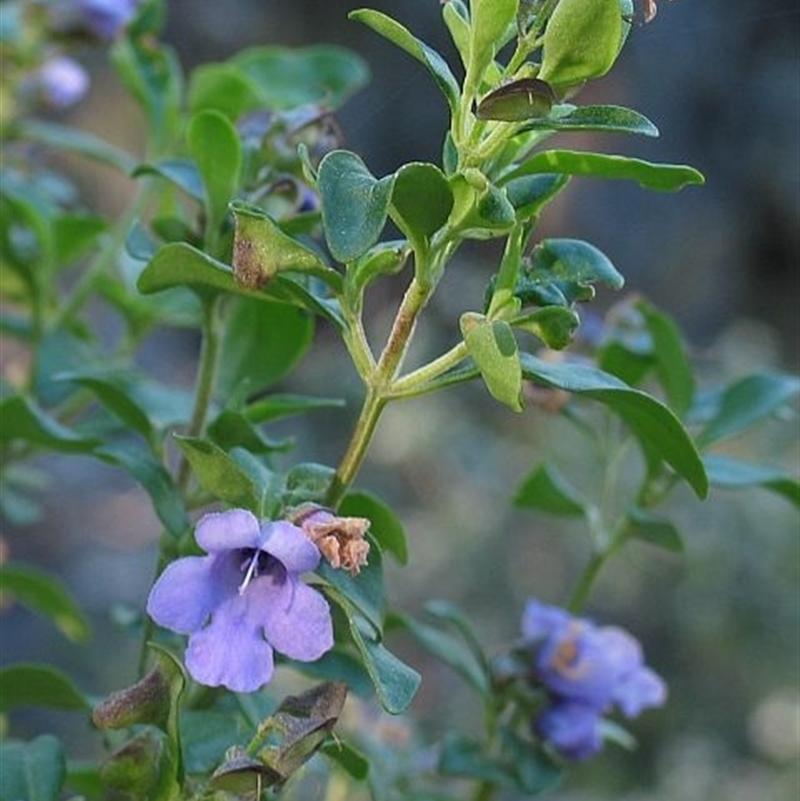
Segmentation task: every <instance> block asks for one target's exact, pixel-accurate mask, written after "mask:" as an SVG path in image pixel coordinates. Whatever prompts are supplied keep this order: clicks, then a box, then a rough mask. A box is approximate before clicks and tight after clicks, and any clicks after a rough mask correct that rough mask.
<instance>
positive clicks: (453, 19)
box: [442, 0, 471, 68]
mask: <svg viewBox="0 0 800 801" xmlns="http://www.w3.org/2000/svg"><path fill="white" fill-rule="evenodd" d="M442 18H443V19H444V23H445V25H446V26H447V30H448V31H450V37H451V38H452V40H453V44H454V45H455V46H456V50H458V54H459V55H460V56H461V63H462V64H463V65H464V67H465V68H466V66H467V64H468V63H469V49H470V36H471V33H470V23H469V11H468V10H467V7H466V5H465V4H464V3H463V2H462V0H450V2H448V3H443V4H442Z"/></svg>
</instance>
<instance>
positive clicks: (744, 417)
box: [697, 373, 800, 447]
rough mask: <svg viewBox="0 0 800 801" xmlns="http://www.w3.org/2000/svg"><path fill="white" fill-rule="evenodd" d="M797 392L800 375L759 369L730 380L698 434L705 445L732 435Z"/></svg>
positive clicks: (768, 415)
mask: <svg viewBox="0 0 800 801" xmlns="http://www.w3.org/2000/svg"><path fill="white" fill-rule="evenodd" d="M798 393H800V378H796V377H795V376H789V375H782V374H779V373H759V374H756V375H751V376H747V377H746V378H742V379H740V380H739V381H736V382H735V383H733V384H730V385H729V386H728V387H726V388H725V389H724V390H723V391H721V392H720V393H719V395H718V397H717V398H716V399H715V400H716V403H715V409H714V412H713V417H712V418H711V420H709V422H708V423H707V424H706V426H705V428H703V430H702V431H701V432H700V433H699V434H698V436H697V441H698V442H699V443H700V444H701V445H702V446H703V447H705V446H706V445H710V444H711V443H712V442H718V441H719V440H721V439H727V438H729V437H734V436H736V435H738V434H741V433H742V432H744V431H746V430H747V429H748V428H752V427H753V426H755V425H757V424H758V423H761V422H763V421H764V420H766V419H767V418H768V417H771V416H772V415H774V414H775V413H776V412H778V411H779V410H780V409H781V408H783V407H784V406H785V405H786V404H787V403H788V402H789V401H790V400H791V399H792V398H793V397H795V395H797V394H798Z"/></svg>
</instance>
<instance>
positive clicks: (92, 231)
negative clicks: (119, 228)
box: [53, 214, 108, 267]
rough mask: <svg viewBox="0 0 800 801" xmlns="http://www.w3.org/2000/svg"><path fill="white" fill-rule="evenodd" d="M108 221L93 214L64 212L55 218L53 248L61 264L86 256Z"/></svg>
mask: <svg viewBox="0 0 800 801" xmlns="http://www.w3.org/2000/svg"><path fill="white" fill-rule="evenodd" d="M107 228H108V222H107V221H106V220H105V219H103V218H102V217H98V216H95V215H92V214H62V215H60V216H58V217H56V218H55V219H54V220H53V249H54V251H55V257H56V259H58V262H59V264H60V265H61V266H63V267H66V266H69V265H70V264H72V263H73V262H75V261H77V260H78V259H80V258H82V257H83V256H85V255H86V254H87V253H88V252H89V251H90V250H91V249H92V248H94V247H95V246H96V245H97V243H98V237H99V235H100V234H101V233H103V232H104V231H105V230H106V229H107Z"/></svg>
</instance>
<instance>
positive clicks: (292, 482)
mask: <svg viewBox="0 0 800 801" xmlns="http://www.w3.org/2000/svg"><path fill="white" fill-rule="evenodd" d="M335 474H336V471H335V470H334V469H333V468H332V467H328V465H324V464H317V463H315V462H304V463H302V464H298V465H295V466H294V467H293V468H292V469H291V470H290V471H289V472H288V473H287V474H286V478H285V479H284V491H283V505H284V507H292V506H300V504H303V503H319V504H324V503H325V498H326V497H327V495H328V490H329V489H330V486H331V481H333V477H334V475H335Z"/></svg>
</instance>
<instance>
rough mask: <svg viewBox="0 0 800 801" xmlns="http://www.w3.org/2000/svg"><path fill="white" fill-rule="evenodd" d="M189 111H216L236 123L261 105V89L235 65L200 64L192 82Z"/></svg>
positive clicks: (189, 94)
mask: <svg viewBox="0 0 800 801" xmlns="http://www.w3.org/2000/svg"><path fill="white" fill-rule="evenodd" d="M188 97H189V109H190V110H191V111H192V113H194V114H196V113H197V112H198V111H205V110H209V109H213V110H214V111H219V112H220V113H222V114H224V115H225V116H226V117H228V119H231V120H236V119H238V118H239V117H241V116H242V115H243V114H245V113H247V112H248V111H252V110H254V109H257V108H258V107H259V106H260V105H261V101H260V93H259V88H258V86H257V85H256V84H255V83H254V81H253V80H252V79H251V78H250V77H249V76H248V75H247V74H246V73H245V72H244V71H243V70H241V69H240V68H239V67H237V66H235V65H233V64H200V65H199V66H197V67H196V68H195V69H193V70H192V74H191V77H190V79H189V91H188Z"/></svg>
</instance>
